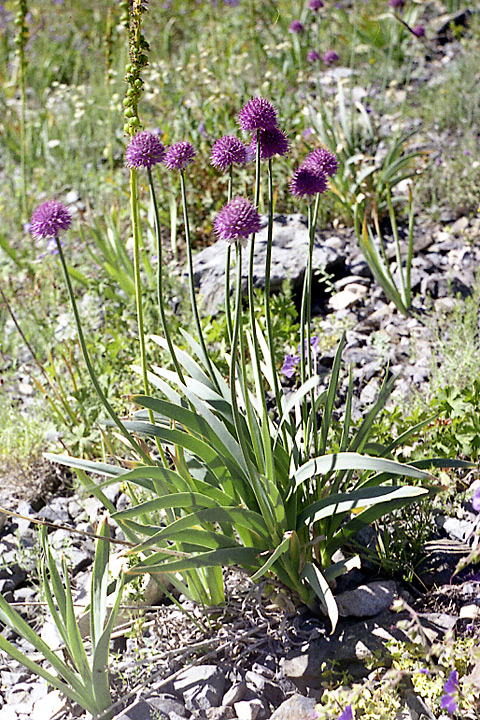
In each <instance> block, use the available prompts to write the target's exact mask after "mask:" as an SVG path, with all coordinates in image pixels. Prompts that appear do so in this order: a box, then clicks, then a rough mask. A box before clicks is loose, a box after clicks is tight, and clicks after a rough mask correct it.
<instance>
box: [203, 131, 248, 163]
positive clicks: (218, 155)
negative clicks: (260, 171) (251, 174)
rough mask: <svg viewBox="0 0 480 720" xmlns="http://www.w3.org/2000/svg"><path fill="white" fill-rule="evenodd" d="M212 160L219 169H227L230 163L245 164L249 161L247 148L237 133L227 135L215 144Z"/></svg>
mask: <svg viewBox="0 0 480 720" xmlns="http://www.w3.org/2000/svg"><path fill="white" fill-rule="evenodd" d="M210 162H211V163H212V165H213V166H214V167H216V168H218V169H219V170H226V169H227V168H229V167H230V165H243V163H246V162H247V148H246V146H245V145H244V144H243V143H242V141H241V140H239V139H238V138H237V137H235V135H225V137H221V138H219V139H218V140H217V141H216V143H215V145H214V146H213V148H212V152H211V155H210Z"/></svg>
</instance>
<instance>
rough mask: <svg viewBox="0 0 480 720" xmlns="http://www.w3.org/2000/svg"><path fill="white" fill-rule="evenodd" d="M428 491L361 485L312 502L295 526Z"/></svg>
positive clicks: (299, 516) (419, 488)
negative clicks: (359, 487)
mask: <svg viewBox="0 0 480 720" xmlns="http://www.w3.org/2000/svg"><path fill="white" fill-rule="evenodd" d="M428 493H429V491H428V490H427V489H426V488H423V487H413V486H411V485H394V486H388V487H385V486H384V485H380V486H378V487H362V488H361V489H359V490H352V492H349V493H338V494H336V495H329V496H328V497H326V498H323V500H317V502H314V503H312V504H311V505H309V506H308V507H306V508H305V509H304V510H302V511H301V512H300V513H299V515H298V524H297V528H301V527H302V525H303V524H304V523H305V522H308V523H312V522H317V521H318V520H323V519H324V518H328V517H330V516H333V515H340V514H345V513H347V512H352V511H355V512H358V511H359V510H360V509H362V508H366V507H370V506H371V505H376V504H379V503H382V504H383V505H385V501H388V502H393V501H395V500H399V499H400V500H403V499H407V498H408V499H409V500H411V499H412V498H413V499H417V500H418V499H419V498H420V497H422V496H426V495H428Z"/></svg>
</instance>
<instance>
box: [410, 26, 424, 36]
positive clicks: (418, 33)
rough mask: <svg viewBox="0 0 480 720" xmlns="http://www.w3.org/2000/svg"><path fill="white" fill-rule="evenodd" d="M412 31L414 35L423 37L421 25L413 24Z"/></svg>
mask: <svg viewBox="0 0 480 720" xmlns="http://www.w3.org/2000/svg"><path fill="white" fill-rule="evenodd" d="M412 32H413V34H414V35H415V36H416V37H425V28H424V27H423V25H414V26H413V28H412Z"/></svg>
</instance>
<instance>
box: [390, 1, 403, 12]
mask: <svg viewBox="0 0 480 720" xmlns="http://www.w3.org/2000/svg"><path fill="white" fill-rule="evenodd" d="M388 5H389V6H390V7H393V8H400V10H401V9H402V8H403V6H404V5H405V0H388Z"/></svg>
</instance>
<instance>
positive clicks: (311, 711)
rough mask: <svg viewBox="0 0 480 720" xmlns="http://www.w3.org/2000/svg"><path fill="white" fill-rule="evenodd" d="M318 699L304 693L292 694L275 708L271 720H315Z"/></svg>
mask: <svg viewBox="0 0 480 720" xmlns="http://www.w3.org/2000/svg"><path fill="white" fill-rule="evenodd" d="M316 702H317V701H316V700H314V698H306V697H304V696H303V695H298V694H297V695H292V697H289V698H288V700H285V701H284V702H283V703H282V704H281V705H280V707H279V708H277V709H276V710H275V712H274V713H273V715H272V717H271V718H270V720H300V718H302V720H315V718H316V717H317V712H316V710H315V705H316Z"/></svg>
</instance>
